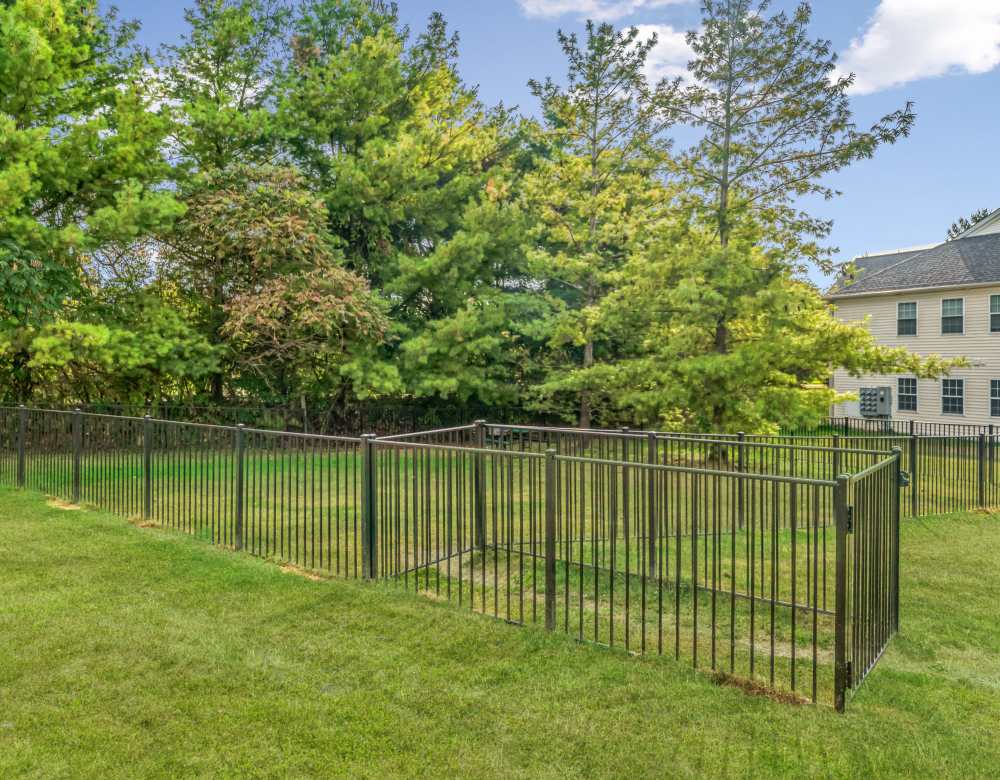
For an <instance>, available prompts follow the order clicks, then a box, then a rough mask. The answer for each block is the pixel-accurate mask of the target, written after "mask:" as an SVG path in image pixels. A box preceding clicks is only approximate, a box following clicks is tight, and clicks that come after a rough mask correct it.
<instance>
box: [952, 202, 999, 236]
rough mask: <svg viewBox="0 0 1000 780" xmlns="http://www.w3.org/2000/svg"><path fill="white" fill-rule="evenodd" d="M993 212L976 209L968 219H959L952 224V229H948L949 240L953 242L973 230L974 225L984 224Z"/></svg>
mask: <svg viewBox="0 0 1000 780" xmlns="http://www.w3.org/2000/svg"><path fill="white" fill-rule="evenodd" d="M992 213H993V212H992V211H991V210H990V209H976V210H975V211H973V212H972V213H971V214H970V215H969V216H968V217H959V218H958V220H956V221H955V222H952V223H951V227H950V228H948V240H949V241H951V240H952V239H954V238H958V237H959V236H960V235H962V233H964V232H965V231H966V230H968V229H969V228H971V227H972V226H973V225H975V224H977V223H979V222H982V221H983V220H984V219H986V218H987V217H988V216H989V215H990V214H992Z"/></svg>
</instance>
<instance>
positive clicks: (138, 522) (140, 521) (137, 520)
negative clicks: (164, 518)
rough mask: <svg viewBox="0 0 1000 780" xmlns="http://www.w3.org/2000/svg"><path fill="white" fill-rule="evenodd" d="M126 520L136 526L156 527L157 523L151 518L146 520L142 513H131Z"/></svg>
mask: <svg viewBox="0 0 1000 780" xmlns="http://www.w3.org/2000/svg"><path fill="white" fill-rule="evenodd" d="M128 521H129V522H130V523H131V524H132V525H134V526H135V527H136V528H158V527H159V524H158V523H154V522H153V521H152V520H147V519H146V518H144V517H142V515H132V517H130V518H129V519H128Z"/></svg>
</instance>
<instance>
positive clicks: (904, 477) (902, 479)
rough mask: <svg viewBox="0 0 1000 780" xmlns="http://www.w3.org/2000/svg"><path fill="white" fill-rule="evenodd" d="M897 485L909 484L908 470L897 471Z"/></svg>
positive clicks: (904, 485) (905, 485)
mask: <svg viewBox="0 0 1000 780" xmlns="http://www.w3.org/2000/svg"><path fill="white" fill-rule="evenodd" d="M899 486H900V487H909V486H910V472H908V471H900V472H899Z"/></svg>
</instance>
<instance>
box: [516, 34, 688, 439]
mask: <svg viewBox="0 0 1000 780" xmlns="http://www.w3.org/2000/svg"><path fill="white" fill-rule="evenodd" d="M559 42H560V44H561V45H562V48H563V52H564V54H565V55H566V59H567V60H568V63H569V74H568V79H567V85H566V86H565V87H561V86H559V85H557V84H556V83H555V82H553V81H552V80H551V79H548V80H547V81H545V82H538V81H532V82H531V90H532V93H533V94H534V95H535V96H536V97H537V98H538V99H539V101H540V102H541V107H542V123H543V124H542V128H541V139H540V146H541V154H540V159H539V161H538V163H537V170H536V171H534V172H532V173H531V174H529V175H528V176H527V177H526V181H525V184H524V196H525V200H526V203H527V204H528V208H529V209H530V210H531V212H532V214H533V216H534V218H535V224H534V226H533V229H532V233H531V240H532V245H533V250H532V252H531V256H532V258H533V260H534V262H535V266H536V273H537V275H538V277H539V278H540V279H543V280H544V284H545V286H546V290H547V292H548V293H549V294H550V295H552V296H553V298H554V299H556V300H557V301H558V302H559V304H560V312H559V314H558V315H557V316H555V317H553V319H552V323H551V327H552V335H551V342H550V344H551V346H552V348H553V352H552V353H551V362H550V368H549V372H548V376H547V377H546V380H545V382H544V384H543V386H542V387H541V393H542V395H543V397H548V398H553V397H559V396H566V395H568V396H569V397H570V398H573V399H575V401H576V406H577V411H578V416H579V424H580V426H581V427H583V428H587V427H590V424H591V417H592V414H593V405H594V399H595V393H597V392H598V389H599V381H598V380H599V377H600V376H601V372H600V371H594V370H593V369H594V368H595V365H596V364H597V363H598V362H599V361H601V360H608V359H611V358H613V357H614V356H615V351H616V348H617V347H616V345H615V344H614V343H612V342H611V341H610V340H608V339H607V338H605V336H606V335H607V334H602V333H601V331H600V329H599V318H598V317H597V312H598V309H599V306H600V304H601V302H602V301H603V300H604V298H605V297H606V296H607V295H608V293H609V292H610V291H611V290H613V289H614V286H615V284H616V280H617V275H618V273H619V272H620V270H621V269H622V268H623V266H624V264H625V263H626V261H627V259H628V257H629V253H630V251H631V250H632V247H633V246H634V245H635V244H636V243H637V242H640V241H641V240H642V236H643V235H644V234H646V233H648V232H649V231H652V230H654V229H655V228H656V225H657V224H658V222H659V221H661V220H662V219H664V217H665V215H666V214H667V213H668V207H669V204H670V193H669V190H668V189H667V188H666V187H665V186H664V184H663V179H664V177H665V176H666V173H667V168H668V163H669V154H668V149H669V144H668V142H667V140H666V139H665V137H664V131H665V130H666V129H667V128H668V127H669V126H670V124H671V122H672V119H671V117H672V107H673V101H674V93H675V91H676V90H675V86H674V85H672V84H669V83H667V82H666V81H662V82H660V83H659V84H656V85H652V86H651V85H649V84H648V83H647V81H646V78H645V76H644V75H643V68H644V65H645V62H646V59H647V57H648V55H649V52H650V51H651V50H652V48H653V47H654V46H655V45H656V38H655V36H654V37H652V38H650V39H648V40H646V41H641V40H639V32H638V30H637V29H635V28H632V29H630V30H627V31H616V30H615V29H614V28H613V27H612V26H611V25H609V24H602V25H600V26H595V25H594V24H593V23H592V22H590V23H588V24H587V37H586V42H585V43H584V44H583V45H582V46H581V44H580V42H579V41H578V39H577V37H576V36H575V35H566V34H564V33H562V32H560V33H559Z"/></svg>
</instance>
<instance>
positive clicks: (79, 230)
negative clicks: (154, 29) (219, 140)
mask: <svg viewBox="0 0 1000 780" xmlns="http://www.w3.org/2000/svg"><path fill="white" fill-rule="evenodd" d="M134 32H135V28H134V26H132V25H119V24H117V23H116V21H115V19H114V17H113V15H107V16H101V15H100V14H99V13H98V11H97V4H96V2H94V1H93V0H16V2H12V3H6V4H4V5H3V6H0V269H2V270H0V274H2V276H3V282H4V286H3V300H2V301H0V328H2V333H0V343H2V345H3V352H2V355H0V371H2V372H3V374H4V385H5V394H9V395H13V396H15V397H26V396H27V395H28V394H30V393H31V392H32V391H33V390H34V389H35V380H34V378H33V376H32V367H31V360H30V352H31V341H32V339H33V337H34V336H35V334H36V333H37V330H38V328H39V327H41V326H42V325H43V324H44V323H45V322H47V321H49V320H51V318H53V317H55V316H56V315H57V314H59V315H61V316H62V318H65V317H67V316H75V314H76V313H78V312H79V311H80V310H81V309H83V308H86V306H87V305H88V297H89V293H90V289H89V286H88V285H86V284H85V282H86V281H87V280H89V278H90V276H91V272H92V271H93V262H94V257H95V255H96V254H98V253H100V252H101V251H102V250H103V249H104V248H105V247H107V246H109V245H111V244H114V243H118V242H131V241H133V240H135V239H136V238H137V237H139V236H142V235H144V234H147V233H148V232H149V231H150V230H153V229H155V228H157V227H160V226H162V225H164V224H167V223H169V222H170V220H172V219H173V218H174V217H175V216H176V215H177V213H178V208H177V205H176V204H175V202H174V199H173V197H172V195H171V194H170V193H169V192H167V191H165V190H163V189H162V188H160V187H159V186H158V185H159V184H160V183H161V182H162V181H163V180H164V179H165V178H166V177H167V175H168V174H169V165H168V163H167V161H166V159H165V157H164V155H163V153H162V142H163V138H164V136H165V133H166V131H167V123H166V121H165V120H164V119H163V118H162V117H161V116H158V115H157V114H156V113H154V112H151V111H150V110H149V108H150V97H149V95H148V94H147V93H146V91H145V86H144V80H143V72H142V66H143V58H142V56H141V55H140V54H139V53H137V52H136V51H134V50H133V49H132V48H131V40H132V37H133V34H134Z"/></svg>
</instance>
